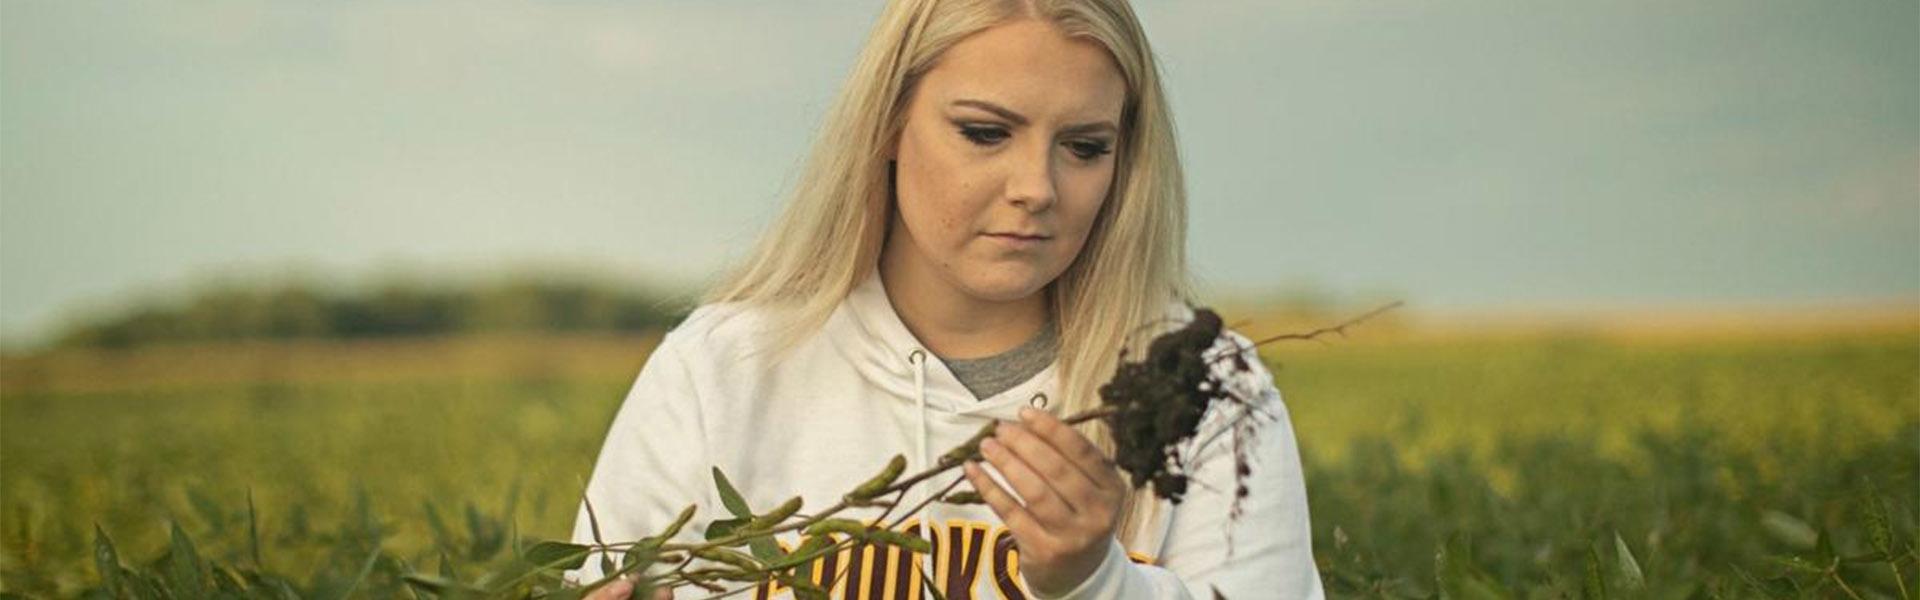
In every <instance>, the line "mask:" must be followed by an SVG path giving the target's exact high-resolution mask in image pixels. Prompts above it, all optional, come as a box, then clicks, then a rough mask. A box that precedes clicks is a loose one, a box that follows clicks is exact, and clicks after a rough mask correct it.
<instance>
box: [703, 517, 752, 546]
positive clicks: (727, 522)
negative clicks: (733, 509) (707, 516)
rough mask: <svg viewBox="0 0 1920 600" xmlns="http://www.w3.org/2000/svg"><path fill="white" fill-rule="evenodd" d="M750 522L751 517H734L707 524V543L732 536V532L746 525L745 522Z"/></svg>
mask: <svg viewBox="0 0 1920 600" xmlns="http://www.w3.org/2000/svg"><path fill="white" fill-rule="evenodd" d="M752 520H753V518H752V517H735V518H732V519H721V520H718V521H714V522H712V523H708V524H707V541H709V542H711V541H714V540H717V539H720V538H724V537H727V536H730V535H733V532H734V530H736V529H739V528H740V527H742V526H744V525H746V524H747V522H749V521H752Z"/></svg>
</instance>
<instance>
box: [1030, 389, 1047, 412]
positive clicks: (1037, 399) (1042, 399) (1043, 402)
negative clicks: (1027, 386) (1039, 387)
mask: <svg viewBox="0 0 1920 600" xmlns="http://www.w3.org/2000/svg"><path fill="white" fill-rule="evenodd" d="M1027 404H1028V405H1030V406H1032V407H1034V408H1046V407H1047V394H1046V393H1045V392H1042V393H1038V394H1034V395H1033V397H1032V398H1029V399H1027Z"/></svg>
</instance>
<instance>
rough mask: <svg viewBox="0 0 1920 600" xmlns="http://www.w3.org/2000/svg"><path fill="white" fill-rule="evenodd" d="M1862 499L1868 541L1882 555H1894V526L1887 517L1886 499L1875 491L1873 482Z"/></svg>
mask: <svg viewBox="0 0 1920 600" xmlns="http://www.w3.org/2000/svg"><path fill="white" fill-rule="evenodd" d="M1860 500H1861V503H1862V504H1863V506H1861V512H1864V513H1866V518H1867V540H1868V542H1869V543H1871V544H1872V545H1873V549H1874V550H1877V551H1879V552H1880V554H1881V555H1885V556H1892V555H1893V527H1892V525H1891V524H1890V520H1889V519H1888V518H1887V503H1886V501H1885V500H1883V499H1881V498H1880V494H1879V493H1878V492H1876V491H1874V489H1873V486H1872V485H1871V484H1869V485H1868V486H1867V490H1866V493H1865V494H1863V495H1862V496H1861V498H1860Z"/></svg>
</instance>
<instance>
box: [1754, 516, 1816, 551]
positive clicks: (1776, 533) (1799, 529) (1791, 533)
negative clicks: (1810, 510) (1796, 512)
mask: <svg viewBox="0 0 1920 600" xmlns="http://www.w3.org/2000/svg"><path fill="white" fill-rule="evenodd" d="M1760 526H1761V527H1762V528H1765V529H1766V530H1767V533H1768V534H1771V535H1773V537H1774V539H1777V540H1780V541H1781V542H1784V543H1786V544H1787V545H1789V546H1793V547H1795V548H1801V549H1807V548H1812V547H1813V545H1814V544H1815V543H1818V542H1819V540H1820V533H1819V532H1817V531H1814V530H1813V527H1812V526H1809V525H1807V522H1806V521H1802V520H1800V519H1798V518H1795V517H1794V516H1793V515H1789V514H1787V513H1783V512H1780V511H1777V510H1768V511H1766V512H1764V513H1761V514H1760Z"/></svg>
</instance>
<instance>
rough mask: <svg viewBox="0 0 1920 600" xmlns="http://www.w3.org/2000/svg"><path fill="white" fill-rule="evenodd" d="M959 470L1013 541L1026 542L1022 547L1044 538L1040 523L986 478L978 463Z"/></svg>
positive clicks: (998, 485) (971, 463) (997, 485)
mask: <svg viewBox="0 0 1920 600" xmlns="http://www.w3.org/2000/svg"><path fill="white" fill-rule="evenodd" d="M960 469H961V470H962V471H965V472H966V474H967V482H968V483H971V484H973V491H974V492H975V493H978V494H980V499H981V500H984V501H986V503H987V507H988V508H992V509H993V514H996V515H999V516H1000V522H1001V523H1005V524H1006V525H1007V530H1009V531H1012V532H1013V537H1014V539H1016V540H1026V541H1025V542H1024V543H1023V545H1030V544H1034V543H1037V542H1039V541H1040V540H1042V539H1044V538H1045V537H1046V533H1047V532H1046V528H1045V527H1041V526H1040V522H1039V521H1038V520H1036V519H1035V518H1034V516H1033V513H1030V512H1027V509H1026V508H1025V507H1023V506H1020V502H1019V501H1018V500H1015V499H1014V498H1013V495H1012V494H1009V493H1007V490H1006V489H1005V488H1002V487H1000V483H999V482H997V481H994V480H993V477H990V476H988V475H987V470H986V468H985V467H981V466H980V463H978V462H975V461H967V462H966V464H964V465H961V467H960ZM1028 547H1030V546H1028ZM1024 549H1025V548H1023V550H1024Z"/></svg>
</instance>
